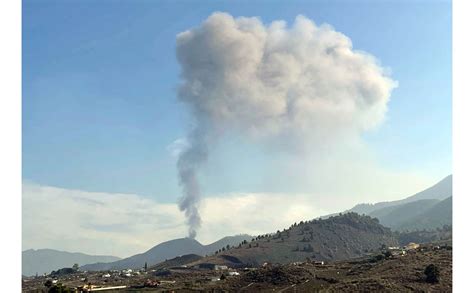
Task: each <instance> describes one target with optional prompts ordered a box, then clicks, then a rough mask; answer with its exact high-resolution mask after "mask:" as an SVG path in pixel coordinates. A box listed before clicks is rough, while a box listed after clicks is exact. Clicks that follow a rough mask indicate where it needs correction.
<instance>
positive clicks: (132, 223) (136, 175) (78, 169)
mask: <svg viewBox="0 0 474 293" xmlns="http://www.w3.org/2000/svg"><path fill="white" fill-rule="evenodd" d="M217 11H221V12H226V13H228V14H230V15H232V16H234V17H239V16H246V17H252V16H256V17H258V18H259V19H260V20H261V22H262V23H263V24H264V25H268V24H269V23H271V22H272V21H276V20H284V21H286V22H287V23H288V25H289V26H291V25H292V24H293V22H294V21H295V18H296V17H297V16H298V15H304V16H305V17H306V18H308V19H310V20H312V21H313V22H314V23H316V25H321V24H323V23H327V24H330V25H331V26H332V27H333V28H334V29H335V30H336V31H338V32H341V33H343V34H344V35H345V36H347V37H348V38H349V39H350V40H351V42H352V46H353V49H354V50H356V51H364V52H368V53H369V54H371V55H373V56H375V58H377V60H378V62H379V63H380V64H381V66H383V67H384V68H386V69H387V70H388V71H389V72H390V77H391V78H392V79H393V80H395V81H396V82H397V83H398V86H397V87H396V88H395V89H393V91H392V92H391V95H390V101H389V102H388V104H387V107H388V110H387V112H386V114H385V117H384V120H383V121H382V122H381V123H380V124H379V125H378V126H377V127H376V128H375V129H372V130H370V131H367V132H364V133H362V134H361V137H360V139H359V140H358V141H357V143H355V144H354V145H352V144H350V145H349V144H348V145H346V144H344V145H338V146H337V147H334V149H338V151H337V152H336V151H333V150H332V148H331V150H329V151H327V152H326V151H324V150H322V151H321V150H317V151H315V153H317V154H310V155H307V156H306V155H305V156H303V157H301V156H298V155H294V154H288V153H281V152H273V151H269V150H268V148H266V147H265V146H262V145H261V144H255V143H253V142H252V141H251V140H246V139H243V138H242V137H241V136H232V135H229V136H228V137H225V138H224V139H221V140H220V142H219V144H217V145H216V147H215V148H214V149H213V152H212V156H209V159H208V161H207V162H206V164H205V165H204V166H203V168H202V170H200V175H199V176H200V179H201V187H202V193H203V200H202V208H201V216H202V220H203V225H202V227H201V229H200V231H199V232H198V236H197V239H198V240H200V241H203V242H205V243H208V242H211V241H214V240H217V239H218V238H220V237H223V236H226V235H231V234H238V233H255V234H257V233H265V232H270V231H273V230H276V229H280V228H284V227H285V225H287V224H291V223H293V222H295V221H298V220H301V219H302V218H305V219H306V218H313V217H317V216H319V215H323V214H325V213H330V212H336V211H340V210H344V209H347V208H350V207H351V206H353V205H355V204H357V203H360V202H377V201H383V200H392V199H399V198H402V197H407V196H409V195H412V194H413V193H415V192H417V191H420V190H422V189H424V188H426V187H429V186H430V185H432V184H434V183H436V182H437V181H439V180H441V179H442V178H443V177H445V176H447V175H449V174H450V173H451V156H452V155H451V152H452V150H451V87H452V84H451V53H452V50H451V28H452V27H451V3H450V2H448V1H271V2H270V1H258V2H257V3H253V2H251V1H243V2H242V1H239V2H236V1H200V2H199V3H197V2H195V1H159V2H154V1H80V2H79V1H68V2H65V1H40V0H37V1H23V36H22V42H23V52H22V56H23V60H22V69H23V83H22V92H23V113H22V116H23V118H22V121H23V126H22V128H23V163H22V164H23V189H24V191H23V222H24V223H23V248H24V249H29V248H45V247H49V248H56V249H63V250H69V251H79V250H82V251H83V252H86V253H97V254H115V255H118V256H127V255H129V254H132V253H137V252H142V251H143V250H144V249H147V248H149V247H151V246H153V245H154V244H156V243H158V242H161V241H165V240H169V239H171V238H176V237H184V236H185V235H186V232H185V231H186V227H185V220H184V216H183V215H182V214H181V213H180V212H179V210H178V207H177V206H176V203H177V201H178V199H179V198H180V196H181V189H180V186H179V181H178V177H177V171H176V161H177V157H178V156H179V150H180V145H181V144H180V142H181V143H182V142H183V140H184V138H185V137H186V135H187V133H188V131H189V128H190V125H191V124H192V120H193V117H192V114H190V112H189V111H188V110H189V109H188V108H187V107H186V105H185V104H184V103H182V102H180V101H179V99H177V95H178V89H179V85H180V82H181V79H180V74H181V69H180V63H179V62H178V61H177V58H176V37H177V35H178V34H179V33H181V32H183V31H186V30H189V29H191V28H194V27H197V26H200V24H201V23H202V22H203V21H205V20H206V19H207V18H208V17H209V16H210V15H211V14H212V13H214V12H217ZM229 166H231V167H229ZM282 178H284V180H282ZM263 206H265V212H264V213H265V215H267V216H266V219H268V220H269V221H263V220H261V218H255V217H256V214H259V213H255V212H251V211H253V210H254V209H256V208H257V207H259V208H260V209H262V207H263ZM222 207H226V209H232V210H233V212H234V213H235V215H234V217H241V218H244V217H245V218H246V219H247V220H248V221H249V222H246V221H244V222H240V223H238V224H234V223H233V224H229V221H230V222H232V221H231V220H232V219H229V218H228V216H227V215H226V213H225V211H221V210H222ZM238 207H240V208H238ZM48 209H51V211H52V212H51V213H47V214H48V215H47V216H46V215H45V213H44V211H45V210H48ZM78 210H79V211H78ZM137 210H138V211H139V212H137ZM224 210H225V209H224ZM86 211H87V212H86ZM93 211H94V212H93ZM91 213H92V214H91ZM262 213H263V212H262ZM68 215H74V216H71V217H68ZM282 215H283V216H282ZM63 217H66V218H68V220H67V221H65V222H64V223H61V225H59V224H58V223H60V222H63V221H62V220H61V219H62V218H63ZM255 222H258V225H255ZM54 223H56V224H55V227H56V226H57V228H55V229H54V233H53V232H52V231H49V230H48V231H44V229H46V228H45V227H50V225H52V224H54ZM252 223H253V224H252ZM222 225H227V226H226V227H227V228H226V229H222V228H221V227H222ZM60 226H61V227H60ZM71 226H74V227H77V229H78V230H77V231H80V233H74V234H73V233H71V232H70V231H71V229H69V228H70V227H71ZM77 234H80V235H81V236H78V235H77ZM84 235H86V236H84ZM130 235H134V237H133V238H134V239H133V240H130V237H129V236H130ZM78 237H83V238H78ZM84 237H85V238H84ZM104 239H113V240H114V241H113V242H114V243H115V244H114V247H110V246H111V245H108V247H107V249H106V248H104V245H99V244H100V243H104V242H103V241H104ZM101 241H102V242H101ZM78 242H81V243H84V245H83V246H79V245H78V244H77V243H78Z"/></svg>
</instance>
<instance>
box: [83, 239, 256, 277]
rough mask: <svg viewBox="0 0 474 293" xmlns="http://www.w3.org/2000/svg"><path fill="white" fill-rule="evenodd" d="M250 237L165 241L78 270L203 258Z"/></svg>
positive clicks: (128, 266) (125, 267) (110, 268)
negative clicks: (204, 241) (203, 241)
mask: <svg viewBox="0 0 474 293" xmlns="http://www.w3.org/2000/svg"><path fill="white" fill-rule="evenodd" d="M251 238H252V237H251V236H250V235H236V236H229V237H225V238H223V239H221V240H218V241H216V242H214V243H211V244H209V245H202V244H201V243H199V242H198V241H197V240H195V239H191V238H179V239H174V240H170V241H166V242H163V243H160V244H158V245H156V246H155V247H153V248H151V249H150V250H148V251H146V252H144V253H140V254H136V255H133V256H130V257H127V258H124V259H122V260H119V261H114V262H109V263H104V262H103V263H95V264H88V265H85V266H82V267H80V270H84V271H102V270H121V269H128V268H131V269H134V268H142V267H143V266H144V265H145V263H147V265H148V266H149V267H150V266H153V265H155V264H158V263H160V262H162V261H164V260H167V259H171V258H174V257H177V256H181V255H185V254H197V255H201V256H204V255H206V254H209V253H213V252H214V251H215V250H216V249H218V248H217V247H219V248H222V247H225V246H226V245H230V246H232V245H235V244H237V243H239V242H241V241H243V240H250V239H251Z"/></svg>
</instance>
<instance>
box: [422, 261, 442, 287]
mask: <svg viewBox="0 0 474 293" xmlns="http://www.w3.org/2000/svg"><path fill="white" fill-rule="evenodd" d="M424 273H425V275H426V282H428V283H438V282H439V269H438V267H437V266H435V265H434V264H430V265H428V266H427V267H426V268H425V272H424Z"/></svg>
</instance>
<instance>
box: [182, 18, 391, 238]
mask: <svg viewBox="0 0 474 293" xmlns="http://www.w3.org/2000/svg"><path fill="white" fill-rule="evenodd" d="M176 43H177V49H176V54H177V58H178V61H179V63H180V65H181V78H182V83H181V84H180V87H179V92H178V98H179V100H180V101H182V102H183V103H185V104H186V105H187V106H188V107H189V109H190V111H191V113H192V114H193V117H194V119H195V121H194V127H193V129H191V130H190V132H189V135H188V138H187V139H188V142H189V147H188V148H187V149H186V150H185V151H183V152H182V153H181V155H180V157H179V159H178V164H177V165H178V174H179V179H180V183H181V185H182V188H183V197H182V198H181V201H180V209H181V210H182V211H184V212H185V214H186V217H187V219H188V225H189V236H190V237H195V235H196V230H197V229H198V228H199V226H200V223H201V220H200V216H199V209H198V207H199V199H200V193H199V183H198V171H199V168H200V166H202V164H204V163H205V162H206V159H207V157H208V155H209V146H210V145H212V144H213V143H215V142H216V141H217V140H218V138H219V136H220V135H221V134H222V133H223V132H224V131H226V133H238V134H239V135H244V136H246V137H248V138H249V139H252V141H255V142H256V143H263V144H269V143H274V142H275V141H280V142H285V143H279V145H282V146H283V148H288V150H291V149H293V148H294V147H295V146H296V147H297V148H300V147H301V148H305V147H306V146H317V145H323V144H328V143H330V142H332V141H336V140H338V139H340V138H343V137H347V136H358V135H360V134H361V133H362V132H364V131H367V130H370V129H372V128H374V127H376V126H377V125H379V124H380V123H381V122H382V120H383V118H384V115H385V112H386V110H387V103H388V101H389V97H390V94H391V91H392V89H393V88H395V87H396V82H395V81H393V80H392V79H390V77H389V76H388V74H387V72H386V71H385V70H384V69H383V68H382V67H381V66H380V65H379V64H378V62H377V60H376V59H375V58H374V57H373V56H372V55H370V54H368V53H365V52H361V51H355V50H353V48H352V43H351V40H350V39H349V38H348V37H347V36H345V35H344V34H342V33H340V32H337V31H335V30H334V29H333V28H332V27H331V26H329V25H325V24H323V25H320V26H317V25H316V24H315V23H314V22H313V21H311V20H310V19H308V18H306V17H304V16H298V17H296V19H295V22H294V24H293V26H291V27H287V25H286V23H285V22H284V21H274V22H272V23H270V24H269V25H264V24H263V23H262V22H261V21H260V20H259V19H258V18H255V17H251V18H247V17H239V18H234V17H232V16H231V15H229V14H226V13H214V14H212V15H211V16H210V17H209V18H208V19H206V20H205V21H204V22H203V23H202V24H201V25H200V26H199V27H196V28H192V29H190V30H188V31H185V32H182V33H180V34H178V36H177V39H176ZM309 149H311V148H309Z"/></svg>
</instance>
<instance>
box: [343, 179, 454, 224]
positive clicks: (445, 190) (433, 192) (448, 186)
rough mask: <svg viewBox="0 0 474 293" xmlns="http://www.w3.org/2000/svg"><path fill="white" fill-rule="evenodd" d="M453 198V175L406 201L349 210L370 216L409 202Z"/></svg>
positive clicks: (388, 202)
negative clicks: (377, 211)
mask: <svg viewBox="0 0 474 293" xmlns="http://www.w3.org/2000/svg"><path fill="white" fill-rule="evenodd" d="M451 196H453V175H449V176H447V177H445V178H444V179H443V180H441V181H440V182H438V183H436V184H435V185H433V186H431V187H429V188H427V189H425V190H423V191H420V192H418V193H416V194H414V195H412V196H409V197H407V198H405V199H401V200H395V201H386V202H379V203H375V204H358V205H356V206H355V207H353V208H352V209H350V210H348V212H356V213H359V214H366V215H369V214H370V213H372V212H373V211H375V210H377V209H381V208H385V207H390V206H395V205H401V204H405V203H409V202H414V201H418V200H422V199H437V200H443V199H446V198H448V197H451Z"/></svg>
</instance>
